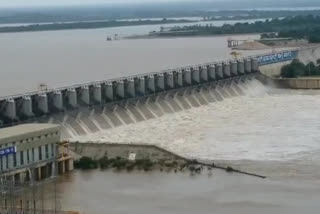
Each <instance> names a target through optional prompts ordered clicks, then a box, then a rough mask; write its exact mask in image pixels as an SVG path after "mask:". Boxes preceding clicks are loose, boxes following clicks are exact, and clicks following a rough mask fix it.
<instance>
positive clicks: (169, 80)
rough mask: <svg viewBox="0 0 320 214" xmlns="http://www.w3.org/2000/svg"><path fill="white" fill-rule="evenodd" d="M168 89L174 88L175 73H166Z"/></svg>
mask: <svg viewBox="0 0 320 214" xmlns="http://www.w3.org/2000/svg"><path fill="white" fill-rule="evenodd" d="M165 77H166V78H165V79H166V88H167V89H173V88H174V76H173V72H168V73H166V76H165Z"/></svg>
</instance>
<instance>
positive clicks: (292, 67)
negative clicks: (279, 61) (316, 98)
mask: <svg viewBox="0 0 320 214" xmlns="http://www.w3.org/2000/svg"><path fill="white" fill-rule="evenodd" d="M316 75H320V65H319V64H318V66H316V65H315V64H314V63H313V62H310V63H308V64H307V65H304V64H303V63H302V62H300V61H299V60H298V59H294V60H293V61H292V62H291V64H289V65H285V66H283V67H282V68H281V77H283V78H297V77H301V76H316Z"/></svg>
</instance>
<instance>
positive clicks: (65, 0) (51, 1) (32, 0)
mask: <svg viewBox="0 0 320 214" xmlns="http://www.w3.org/2000/svg"><path fill="white" fill-rule="evenodd" d="M179 1H186V0H0V7H23V6H56V5H94V4H114V3H117V4H119V3H122V4H124V3H152V2H179ZM187 1H188V0H187ZM189 1H190V0H189ZM214 1H221V0H214Z"/></svg>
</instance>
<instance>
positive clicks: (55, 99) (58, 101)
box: [52, 90, 64, 111]
mask: <svg viewBox="0 0 320 214" xmlns="http://www.w3.org/2000/svg"><path fill="white" fill-rule="evenodd" d="M52 105H53V107H54V108H55V109H57V110H58V111H62V110H63V109H64V108H63V97H62V93H61V91H58V90H57V91H54V92H53V93H52Z"/></svg>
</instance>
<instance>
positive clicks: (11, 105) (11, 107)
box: [4, 99, 17, 120]
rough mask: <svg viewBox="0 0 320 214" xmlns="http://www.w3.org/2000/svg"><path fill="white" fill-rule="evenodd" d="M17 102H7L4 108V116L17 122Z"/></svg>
mask: <svg viewBox="0 0 320 214" xmlns="http://www.w3.org/2000/svg"><path fill="white" fill-rule="evenodd" d="M16 110H17V109H16V102H15V100H14V99H8V100H6V104H5V107H4V115H5V116H6V117H7V118H8V119H10V120H15V119H16V118H17V111H16Z"/></svg>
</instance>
